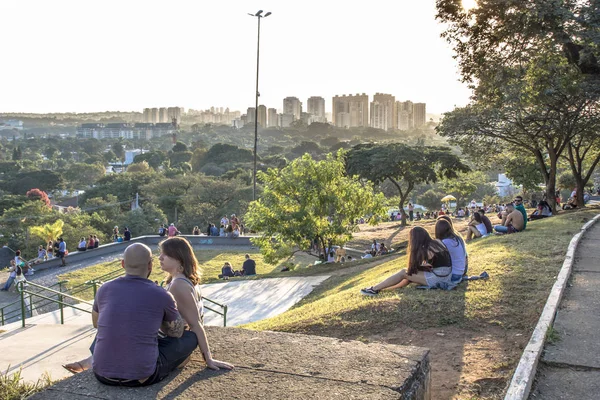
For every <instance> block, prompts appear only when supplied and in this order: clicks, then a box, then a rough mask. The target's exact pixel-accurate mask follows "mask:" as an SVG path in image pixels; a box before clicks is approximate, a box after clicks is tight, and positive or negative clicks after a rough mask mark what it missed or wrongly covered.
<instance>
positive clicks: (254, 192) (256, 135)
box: [248, 10, 271, 200]
mask: <svg viewBox="0 0 600 400" xmlns="http://www.w3.org/2000/svg"><path fill="white" fill-rule="evenodd" d="M262 13H263V10H258V11H257V12H256V14H251V13H248V15H250V16H251V17H256V19H257V20H258V38H257V41H256V93H255V106H254V170H253V173H252V182H253V189H252V200H256V152H257V150H258V96H260V93H259V92H258V67H259V61H260V19H261V18H267V17H268V16H269V15H271V12H267V13H266V14H265V15H262Z"/></svg>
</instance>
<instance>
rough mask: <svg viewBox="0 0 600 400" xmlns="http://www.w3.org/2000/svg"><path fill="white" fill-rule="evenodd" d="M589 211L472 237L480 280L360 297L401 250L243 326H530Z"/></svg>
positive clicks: (348, 330)
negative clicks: (507, 232)
mask: <svg viewBox="0 0 600 400" xmlns="http://www.w3.org/2000/svg"><path fill="white" fill-rule="evenodd" d="M597 213H598V209H588V210H583V211H578V212H572V213H565V214H562V215H560V216H557V217H553V218H549V219H546V220H542V221H537V222H533V223H531V224H528V225H527V230H526V231H525V232H523V233H519V234H515V235H506V236H491V237H488V238H484V239H478V240H474V241H473V242H471V243H470V244H468V251H469V274H470V275H475V274H479V273H481V272H482V271H484V270H485V271H488V273H489V274H490V276H491V278H490V279H489V280H488V281H476V282H470V283H469V284H468V285H465V284H463V285H461V286H460V287H459V288H458V289H456V290H453V291H451V292H447V291H441V290H431V291H423V290H417V289H415V288H414V287H412V285H411V286H410V287H408V288H405V289H401V290H397V291H394V292H384V293H382V294H381V295H380V296H377V297H376V298H370V297H365V296H362V295H360V293H359V290H360V288H362V287H367V286H371V285H373V284H375V283H378V282H380V281H381V280H383V279H384V278H385V277H387V276H389V275H391V274H393V273H395V272H397V271H398V270H400V269H402V268H405V267H406V261H407V260H406V256H405V255H402V256H400V257H396V258H394V259H391V260H390V261H387V262H383V263H381V264H379V265H375V266H373V267H372V268H369V267H368V266H367V267H363V268H357V271H356V272H355V273H350V274H338V275H336V276H333V277H331V278H330V279H328V280H327V281H325V282H324V283H323V284H322V285H320V286H319V287H317V288H316V289H315V290H314V291H313V292H312V293H311V294H310V295H309V296H307V297H306V298H305V299H303V300H302V301H301V302H300V303H298V304H297V305H296V306H295V307H294V308H292V309H291V310H289V311H288V312H286V313H283V314H281V315H279V316H277V317H274V318H271V319H268V320H263V321H258V322H255V323H252V324H248V325H246V326H245V327H246V328H250V329H257V330H276V331H288V332H302V333H310V334H321V335H327V336H335V337H343V338H347V337H349V338H356V337H358V336H364V337H368V336H369V335H372V334H378V333H382V332H385V331H387V330H390V329H394V328H395V327H398V326H400V325H402V326H407V327H410V328H415V329H426V328H431V327H443V326H447V325H455V326H458V327H460V328H465V329H482V328H485V327H486V326H499V327H503V328H506V329H521V330H526V331H531V330H532V329H533V327H534V325H535V323H536V321H537V319H538V317H539V315H540V313H541V310H542V308H543V306H544V304H545V301H546V298H547V296H548V293H549V291H550V288H551V287H552V285H553V283H554V281H555V279H556V275H557V273H558V271H559V269H560V267H561V265H562V263H563V260H564V255H565V253H566V249H567V246H568V244H569V241H570V240H571V237H572V236H573V234H575V233H577V232H578V231H579V229H580V228H581V226H582V225H583V224H584V223H585V222H587V221H588V220H589V219H591V218H592V217H593V216H594V215H595V214H597Z"/></svg>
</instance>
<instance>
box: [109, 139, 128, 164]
mask: <svg viewBox="0 0 600 400" xmlns="http://www.w3.org/2000/svg"><path fill="white" fill-rule="evenodd" d="M111 150H112V152H113V153H115V157H117V159H119V160H120V161H123V160H125V147H123V143H121V141H118V142H114V143H113V144H112V146H111Z"/></svg>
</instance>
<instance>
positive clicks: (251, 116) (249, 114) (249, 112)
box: [246, 107, 256, 124]
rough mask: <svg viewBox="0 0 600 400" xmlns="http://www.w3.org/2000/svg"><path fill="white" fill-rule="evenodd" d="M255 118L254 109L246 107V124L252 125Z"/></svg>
mask: <svg viewBox="0 0 600 400" xmlns="http://www.w3.org/2000/svg"><path fill="white" fill-rule="evenodd" d="M255 116H256V108H254V107H248V110H247V111H246V123H247V124H253V123H254V117H255Z"/></svg>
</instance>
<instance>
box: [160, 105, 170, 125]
mask: <svg viewBox="0 0 600 400" xmlns="http://www.w3.org/2000/svg"><path fill="white" fill-rule="evenodd" d="M158 122H171V121H169V113H168V112H167V109H166V108H165V107H161V108H159V109H158Z"/></svg>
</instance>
